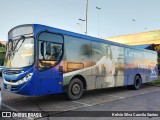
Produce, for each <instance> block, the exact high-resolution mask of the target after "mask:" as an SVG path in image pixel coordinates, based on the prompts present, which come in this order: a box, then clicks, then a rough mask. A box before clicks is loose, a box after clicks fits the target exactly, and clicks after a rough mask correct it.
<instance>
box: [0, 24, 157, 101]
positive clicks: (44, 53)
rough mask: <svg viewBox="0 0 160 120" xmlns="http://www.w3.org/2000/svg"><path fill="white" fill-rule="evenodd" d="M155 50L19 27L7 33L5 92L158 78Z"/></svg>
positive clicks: (71, 89) (75, 93)
mask: <svg viewBox="0 0 160 120" xmlns="http://www.w3.org/2000/svg"><path fill="white" fill-rule="evenodd" d="M157 78H158V69H157V52H155V51H150V50H144V49H136V48H134V47H131V46H128V45H123V44H119V43H115V42H111V41H107V40H103V39H99V38H95V37H91V36H87V35H82V34H78V33H73V32H69V31H66V30H61V29H57V28H53V27H49V26H45V25H40V24H26V25H19V26H16V27H14V28H13V29H11V30H10V31H9V33H8V42H7V47H6V57H5V62H4V69H3V80H4V82H3V87H4V90H6V91H9V92H12V93H16V94H21V95H27V96H43V95H48V94H58V93H66V96H67V98H68V99H69V100H77V99H80V98H81V97H82V94H83V92H84V91H85V90H93V89H102V88H109V87H117V86H129V87H131V88H133V89H135V90H138V89H139V88H140V87H141V85H142V84H143V83H146V82H150V81H153V80H157Z"/></svg>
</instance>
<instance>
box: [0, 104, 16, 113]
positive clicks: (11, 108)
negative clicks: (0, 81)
mask: <svg viewBox="0 0 160 120" xmlns="http://www.w3.org/2000/svg"><path fill="white" fill-rule="evenodd" d="M2 106H4V107H6V108H8V109H10V110H12V111H15V112H18V110H16V109H15V108H13V107H10V106H9V105H6V104H4V103H2Z"/></svg>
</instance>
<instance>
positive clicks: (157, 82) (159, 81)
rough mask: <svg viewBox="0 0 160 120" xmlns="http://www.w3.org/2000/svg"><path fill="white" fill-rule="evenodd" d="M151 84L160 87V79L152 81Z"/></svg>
mask: <svg viewBox="0 0 160 120" xmlns="http://www.w3.org/2000/svg"><path fill="white" fill-rule="evenodd" d="M151 83H152V84H157V85H160V77H159V78H158V80H155V81H152V82H151Z"/></svg>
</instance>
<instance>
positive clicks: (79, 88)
mask: <svg viewBox="0 0 160 120" xmlns="http://www.w3.org/2000/svg"><path fill="white" fill-rule="evenodd" d="M82 94H83V83H82V81H81V80H80V79H79V78H73V79H72V80H71V82H70V83H69V86H68V89H67V93H66V95H67V98H68V99H69V100H77V99H80V98H81V97H82Z"/></svg>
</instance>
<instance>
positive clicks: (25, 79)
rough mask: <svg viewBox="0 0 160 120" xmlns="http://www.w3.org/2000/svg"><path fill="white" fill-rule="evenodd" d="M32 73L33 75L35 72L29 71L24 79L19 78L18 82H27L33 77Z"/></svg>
mask: <svg viewBox="0 0 160 120" xmlns="http://www.w3.org/2000/svg"><path fill="white" fill-rule="evenodd" d="M32 75H33V73H29V74H28V75H26V76H25V77H24V78H23V79H21V80H18V84H19V85H20V84H23V83H25V82H27V81H28V80H30V79H31V77H32Z"/></svg>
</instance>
